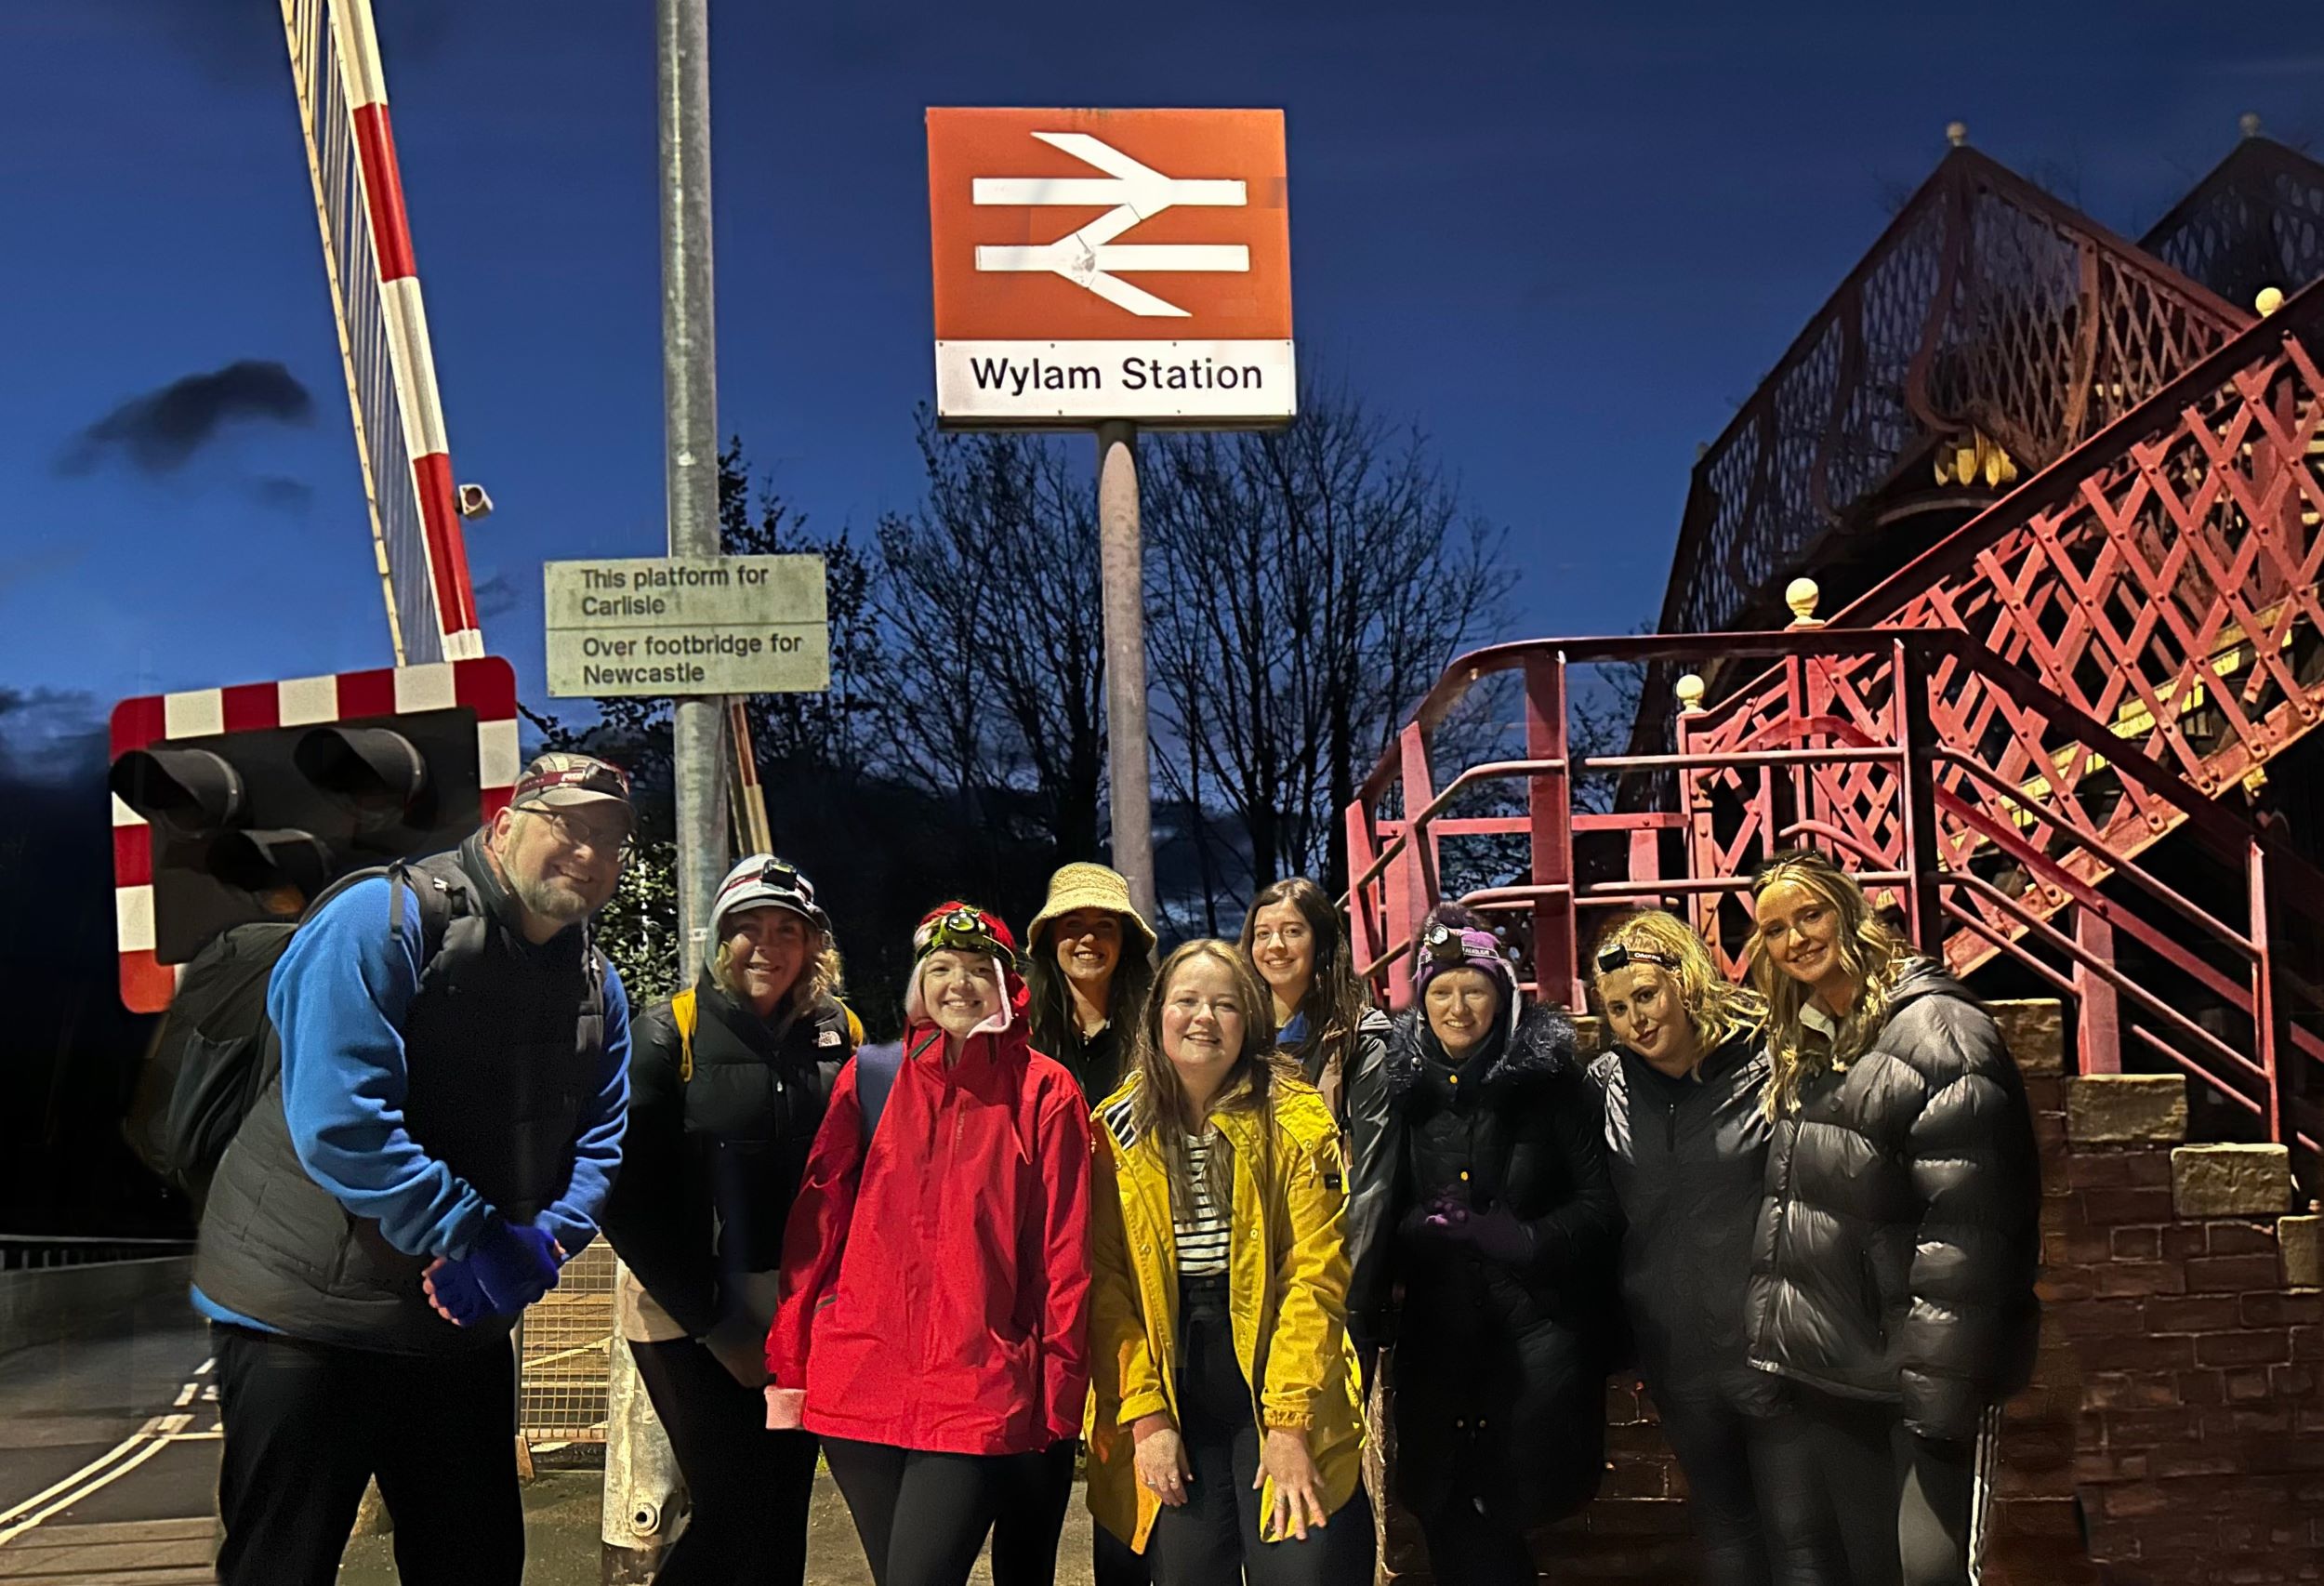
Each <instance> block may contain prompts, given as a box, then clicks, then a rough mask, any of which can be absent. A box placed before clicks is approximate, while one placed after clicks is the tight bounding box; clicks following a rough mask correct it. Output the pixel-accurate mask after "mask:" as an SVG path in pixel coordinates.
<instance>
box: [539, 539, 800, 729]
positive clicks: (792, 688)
mask: <svg viewBox="0 0 2324 1586" xmlns="http://www.w3.org/2000/svg"><path fill="white" fill-rule="evenodd" d="M541 572H542V585H543V594H544V601H543V603H544V605H545V607H546V608H547V613H548V620H547V631H548V692H549V694H550V695H551V696H552V697H554V698H559V699H566V698H574V697H586V696H589V695H600V696H609V697H614V696H622V695H658V694H812V693H815V692H817V691H820V690H823V689H826V688H829V687H830V686H831V629H830V625H829V622H828V620H827V617H826V615H825V603H824V567H823V558H822V557H820V556H722V557H715V558H709V559H705V560H698V561H697V560H693V559H683V558H676V557H633V558H623V559H620V560H616V561H609V562H545V563H543V565H542V569H541Z"/></svg>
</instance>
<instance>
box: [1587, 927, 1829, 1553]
mask: <svg viewBox="0 0 2324 1586" xmlns="http://www.w3.org/2000/svg"><path fill="white" fill-rule="evenodd" d="M1596 971H1597V972H1596V973H1595V975H1594V976H1593V977H1592V980H1591V988H1592V989H1593V990H1594V991H1596V993H1597V994H1598V1001H1599V1005H1600V1006H1601V1007H1603V1008H1604V1010H1605V1018H1606V1026H1607V1029H1608V1032H1609V1033H1610V1034H1611V1035H1612V1037H1613V1038H1614V1040H1613V1045H1614V1050H1613V1051H1609V1052H1607V1053H1606V1054H1605V1055H1604V1057H1602V1058H1600V1059H1598V1061H1597V1062H1596V1063H1594V1064H1591V1066H1590V1077H1591V1078H1592V1079H1594V1080H1596V1081H1597V1082H1598V1084H1599V1085H1600V1086H1601V1087H1602V1088H1603V1089H1604V1091H1605V1145H1606V1156H1607V1157H1608V1159H1609V1161H1610V1162H1611V1164H1612V1167H1613V1170H1614V1189H1615V1193H1616V1195H1617V1196H1618V1197H1619V1198H1620V1200H1621V1203H1622V1220H1623V1223H1624V1227H1623V1229H1622V1262H1621V1271H1622V1304H1623V1309H1624V1311H1625V1313H1626V1314H1627V1315H1628V1318H1629V1321H1630V1327H1631V1338H1632V1340H1633V1341H1634V1342H1635V1344H1636V1348H1637V1361H1638V1374H1639V1375H1640V1376H1641V1377H1642V1378H1644V1381H1645V1384H1646V1391H1647V1393H1648V1394H1651V1395H1652V1396H1653V1398H1654V1405H1655V1410H1656V1412H1657V1415H1659V1416H1660V1418H1661V1421H1662V1434H1663V1436H1664V1438H1665V1439H1666V1440H1667V1441H1668V1442H1669V1443H1670V1451H1671V1452H1672V1453H1674V1454H1676V1455H1677V1456H1678V1460H1679V1466H1680V1468H1681V1469H1683V1470H1684V1472H1685V1473H1686V1489H1687V1511H1688V1514H1689V1516H1690V1517H1691V1519H1692V1520H1693V1522H1694V1526H1695V1533H1696V1535H1697V1537H1698V1538H1699V1539H1700V1540H1701V1541H1702V1546H1703V1578H1704V1579H1705V1581H1706V1582H1708V1583H1709V1586H1770V1582H1771V1581H1782V1582H1784V1583H1785V1586H1792V1583H1793V1582H1794V1581H1795V1579H1797V1576H1796V1574H1795V1572H1793V1571H1791V1570H1789V1569H1788V1568H1776V1567H1775V1566H1774V1565H1773V1564H1771V1554H1779V1553H1782V1552H1784V1551H1786V1550H1785V1548H1784V1545H1783V1544H1785V1543H1787V1542H1788V1541H1789V1539H1786V1538H1781V1537H1777V1536H1771V1535H1770V1534H1769V1531H1770V1527H1769V1526H1768V1525H1767V1521H1768V1519H1769V1518H1771V1517H1776V1516H1779V1515H1780V1513H1781V1511H1780V1510H1777V1509H1776V1508H1775V1507H1774V1502H1775V1499H1776V1495H1775V1494H1774V1493H1773V1492H1772V1491H1766V1490H1763V1488H1765V1487H1768V1486H1769V1485H1770V1483H1769V1481H1768V1479H1767V1478H1768V1477H1769V1475H1770V1474H1772V1471H1771V1467H1770V1466H1769V1463H1768V1459H1769V1452H1770V1450H1771V1449H1772V1448H1774V1447H1776V1443H1777V1440H1778V1439H1779V1438H1780V1436H1781V1428H1780V1426H1779V1425H1778V1424H1777V1421H1776V1416H1775V1404H1774V1400H1775V1396H1776V1380H1775V1379H1774V1378H1773V1377H1770V1376H1769V1375H1768V1374H1767V1373H1766V1372H1764V1371H1754V1370H1752V1369H1751V1366H1750V1361H1749V1359H1748V1358H1746V1356H1745V1354H1744V1342H1743V1302H1744V1294H1745V1291H1746V1289H1748V1287H1749V1285H1750V1274H1751V1233H1752V1229H1753V1227H1754V1225H1755V1224H1756V1223H1758V1221H1759V1194H1760V1186H1761V1184H1762V1183H1764V1182H1765V1180H1766V1177H1767V1140H1768V1135H1769V1133H1770V1132H1771V1126H1770V1123H1769V1120H1768V1117H1767V1107H1766V1096H1765V1090H1766V1083H1767V1056H1766V1053H1765V1051H1763V1050H1762V1049H1763V1044H1764V1038H1763V1034H1762V1025H1763V1022H1764V1020H1765V1017H1766V1011H1767V1010H1766V1005H1765V1004H1764V1003H1763V1002H1762V1001H1761V1000H1760V998H1759V997H1758V995H1757V994H1756V993H1754V992H1751V991H1748V990H1745V989H1744V988H1742V987H1740V986H1737V985H1734V984H1733V983H1732V982H1730V981H1729V980H1728V979H1727V977H1726V975H1725V974H1724V973H1723V972H1722V971H1721V970H1720V967H1719V964H1718V962H1717V960H1716V959H1714V958H1712V957H1711V956H1710V949H1709V948H1708V947H1706V946H1704V945H1703V940H1702V938H1701V937H1699V936H1697V934H1695V931H1694V928H1693V927H1691V926H1689V925H1688V924H1687V923H1686V922H1685V921H1684V920H1682V919H1678V918H1677V917H1676V916H1674V915H1670V914H1666V913H1664V912H1663V911H1662V910H1660V909H1642V910H1640V911H1639V912H1638V913H1636V914H1632V915H1627V916H1625V917H1623V918H1622V919H1618V920H1616V921H1615V922H1614V923H1613V924H1612V925H1611V926H1609V927H1608V928H1607V929H1606V932H1605V934H1604V936H1602V937H1601V938H1599V942H1598V951H1597V955H1596ZM1808 1579H1811V1580H1812V1579H1813V1577H1812V1576H1811V1577H1809V1578H1808Z"/></svg>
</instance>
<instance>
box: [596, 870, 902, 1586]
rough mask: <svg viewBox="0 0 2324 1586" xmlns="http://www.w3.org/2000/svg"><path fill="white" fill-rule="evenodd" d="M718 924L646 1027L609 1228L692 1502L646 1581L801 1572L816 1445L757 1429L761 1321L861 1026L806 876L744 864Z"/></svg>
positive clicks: (624, 1312) (659, 1408) (730, 884)
mask: <svg viewBox="0 0 2324 1586" xmlns="http://www.w3.org/2000/svg"><path fill="white" fill-rule="evenodd" d="M712 920H713V924H712V931H711V935H712V937H713V939H714V941H715V944H716V956H715V957H714V958H713V959H712V960H711V961H710V962H709V963H707V964H706V965H704V966H703V974H702V979H701V982H700V983H699V984H698V985H695V986H694V988H693V990H691V991H684V992H680V994H679V995H678V996H676V997H675V998H670V999H669V1000H668V1001H666V1002H661V1003H657V1004H656V1005H655V1006H654V1008H652V1009H651V1010H649V1011H647V1013H646V1014H645V1016H644V1017H643V1018H641V1019H640V1020H639V1022H638V1026H637V1033H636V1038H635V1040H634V1041H633V1042H632V1045H631V1050H630V1061H629V1126H628V1130H627V1134H626V1135H625V1137H624V1139H623V1141H622V1166H621V1176H620V1177H619V1178H618V1179H617V1180H616V1181H615V1182H614V1193H613V1196H612V1199H611V1201H610V1203H609V1204H608V1205H607V1207H606V1209H605V1219H604V1222H605V1233H606V1236H607V1237H608V1238H609V1239H611V1241H612V1242H613V1246H614V1249H615V1250H616V1251H618V1252H619V1253H620V1255H621V1258H622V1260H623V1261H624V1262H627V1263H628V1266H629V1275H628V1280H627V1282H625V1283H624V1285H623V1288H622V1292H621V1294H620V1295H619V1296H618V1297H617V1304H618V1309H619V1312H620V1322H621V1328H622V1335H623V1336H624V1337H625V1338H627V1339H628V1340H629V1347H630V1351H631V1353H632V1354H633V1355H636V1357H637V1362H638V1375H639V1377H640V1379H642V1380H643V1381H644V1383H645V1386H646V1392H647V1393H648V1394H650V1395H651V1396H652V1397H653V1400H654V1412H655V1413H656V1414H657V1415H659V1416H660V1417H661V1419H662V1424H663V1426H664V1427H665V1428H667V1431H668V1433H669V1438H670V1446H671V1447H672V1449H673V1450H674V1451H675V1452H676V1453H677V1455H678V1464H679V1468H680V1471H682V1472H683V1473H684V1474H685V1478H686V1487H687V1490H688V1492H689V1493H690V1494H691V1495H692V1498H693V1513H692V1516H691V1518H689V1519H688V1521H687V1522H686V1529H685V1532H684V1534H683V1535H681V1536H680V1538H679V1540H678V1544H677V1546H676V1547H674V1548H672V1549H671V1550H670V1555H669V1558H668V1560H667V1563H665V1564H664V1566H663V1567H662V1571H661V1573H660V1574H659V1575H658V1576H656V1577H655V1579H658V1580H661V1581H664V1582H666V1583H667V1586H687V1583H689V1582H697V1581H699V1582H711V1581H715V1582H718V1583H719V1586H727V1583H729V1582H742V1581H749V1582H758V1583H762V1586H798V1583H799V1581H800V1580H802V1579H804V1577H805V1574H806V1568H807V1512H808V1506H809V1502H810V1500H812V1497H813V1495H814V1487H815V1458H816V1454H817V1451H818V1445H817V1439H816V1438H815V1435H814V1434H812V1433H809V1432H770V1431H768V1430H767V1427H766V1401H765V1399H764V1396H763V1389H764V1386H765V1383H766V1381H767V1368H766V1338H767V1327H768V1323H769V1322H770V1321H771V1320H772V1316H773V1314H774V1303H775V1298H776V1295H775V1288H776V1284H775V1275H776V1269H777V1268H778V1267H779V1266H780V1265H781V1264H782V1257H783V1230H784V1224H785V1223H786V1220H787V1219H788V1217H789V1213H790V1209H791V1201H792V1199H793V1198H794V1197H795V1196H797V1195H798V1193H799V1177H800V1174H801V1173H802V1171H803V1170H804V1169H805V1167H806V1163H807V1155H808V1151H809V1149H810V1147H812V1145H813V1143H814V1140H815V1131H816V1130H818V1129H820V1128H821V1127H822V1125H823V1115H824V1110H825V1102H826V1101H827V1100H828V1099H829V1097H830V1094H831V1082H832V1079H833V1078H834V1077H835V1076H836V1075H837V1073H838V1068H839V1065H840V1064H843V1063H845V1062H846V1061H847V1059H848V1058H849V1057H850V1056H851V1055H852V1053H853V1052H854V1050H855V1047H856V1043H857V1042H858V1040H859V1039H860V1038H861V1035H862V1032H861V1030H860V1029H859V1028H858V1026H857V1025H856V1023H855V1017H854V1015H853V1014H852V1013H850V1012H849V1011H848V1010H847V1009H846V1007H845V1006H843V1005H842V1004H841V1003H840V1002H838V1000H837V999H836V998H835V997H834V996H833V995H832V993H833V992H834V990H835V989H836V988H837V986H838V975H839V959H838V953H837V952H836V951H834V950H833V948H832V946H831V924H830V921H829V919H827V918H826V917H825V914H824V911H823V909H822V907H821V905H818V904H817V903H816V902H815V890H814V888H813V886H812V884H811V883H810V882H809V881H808V879H807V878H806V877H804V876H802V875H800V874H799V871H797V870H796V869H794V868H793V867H792V866H788V865H786V864H785V863H784V862H783V861H781V860H779V859H776V858H774V857H772V855H770V854H763V853H761V854H756V855H754V856H752V857H751V858H748V859H746V860H744V861H743V862H742V863H741V864H740V865H738V866H735V867H734V868H733V871H732V872H730V873H729V874H728V876H727V878H726V879H725V881H724V882H723V883H722V884H721V885H720V888H719V892H718V898H717V901H716V903H715V904H714V905H713V913H712Z"/></svg>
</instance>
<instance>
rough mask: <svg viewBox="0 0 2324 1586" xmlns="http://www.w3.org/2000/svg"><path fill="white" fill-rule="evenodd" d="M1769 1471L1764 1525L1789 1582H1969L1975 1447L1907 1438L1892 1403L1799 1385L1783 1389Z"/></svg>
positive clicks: (1986, 1439)
mask: <svg viewBox="0 0 2324 1586" xmlns="http://www.w3.org/2000/svg"><path fill="white" fill-rule="evenodd" d="M1787 1408H1788V1410H1789V1413H1788V1414H1786V1415H1784V1416H1783V1417H1781V1418H1780V1419H1779V1420H1778V1421H1776V1423H1775V1426H1774V1434H1773V1438H1772V1441H1771V1444H1770V1449H1769V1453H1770V1457H1771V1464H1770V1465H1769V1466H1768V1467H1766V1468H1767V1472H1768V1482H1767V1486H1766V1491H1767V1494H1768V1500H1769V1506H1768V1510H1767V1529H1768V1532H1769V1540H1770V1544H1771V1550H1772V1551H1773V1553H1775V1555H1776V1570H1777V1576H1776V1578H1777V1579H1779V1580H1782V1581H1784V1582H1785V1583H1786V1586H1794V1583H1796V1586H1969V1583H1970V1582H1972V1581H1974V1579H1975V1568H1976V1563H1977V1560H1976V1554H1977V1552H1978V1546H1979V1540H1980V1539H1979V1538H1978V1537H1977V1535H1976V1534H1975V1533H1976V1530H1977V1526H1976V1520H1977V1512H1978V1509H1979V1506H1980V1503H1981V1500H1982V1496H1983V1494H1982V1491H1981V1483H1980V1481H1979V1479H1978V1472H1979V1470H1980V1468H1981V1463H1980V1455H1981V1454H1984V1455H1987V1456H1989V1454H1990V1451H1991V1445H1992V1438H1993V1433H1994V1431H1995V1427H1994V1425H1993V1422H1994V1421H1995V1420H1996V1419H1997V1418H1996V1417H1995V1416H1993V1415H1991V1414H1988V1415H1987V1417H1986V1426H1985V1430H1984V1432H1983V1433H1982V1434H1981V1435H1980V1437H1979V1439H1978V1441H1977V1442H1975V1443H1970V1444H1958V1445H1956V1444H1948V1443H1934V1442H1931V1441H1929V1440H1928V1439H1926V1438H1922V1437H1919V1436H1916V1435H1915V1434H1913V1433H1911V1432H1910V1431H1908V1430H1907V1429H1906V1427H1905V1425H1904V1423H1903V1421H1901V1420H1899V1419H1898V1417H1897V1413H1896V1407H1895V1406H1894V1405H1882V1404H1871V1403H1866V1402H1863V1401H1859V1400H1852V1399H1842V1398H1836V1397H1834V1396H1832V1395H1830V1394H1820V1393H1816V1392H1814V1391H1813V1390H1808V1389H1800V1390H1797V1391H1794V1392H1792V1393H1790V1394H1788V1395H1787Z"/></svg>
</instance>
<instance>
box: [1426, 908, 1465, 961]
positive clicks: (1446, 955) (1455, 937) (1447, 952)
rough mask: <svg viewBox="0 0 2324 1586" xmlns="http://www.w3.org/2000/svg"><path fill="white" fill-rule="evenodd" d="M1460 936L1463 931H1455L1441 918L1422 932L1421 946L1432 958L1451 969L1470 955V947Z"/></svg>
mask: <svg viewBox="0 0 2324 1586" xmlns="http://www.w3.org/2000/svg"><path fill="white" fill-rule="evenodd" d="M1460 937H1461V932H1458V931H1455V930H1454V929H1453V928H1452V927H1451V926H1449V925H1447V924H1446V923H1445V922H1444V921H1443V920H1441V919H1440V920H1438V921H1436V922H1435V923H1434V924H1433V925H1431V926H1430V927H1429V928H1428V930H1427V932H1425V933H1424V934H1422V936H1421V937H1420V946H1421V948H1422V949H1423V950H1424V951H1426V952H1427V954H1428V956H1429V958H1430V959H1431V960H1433V962H1435V963H1439V964H1442V965H1444V966H1445V967H1446V968H1447V969H1450V968H1452V967H1453V966H1454V965H1456V964H1459V963H1463V962H1465V961H1466V960H1467V958H1468V957H1469V952H1468V947H1467V945H1465V944H1464V943H1463V942H1462V941H1461V939H1460Z"/></svg>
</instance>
